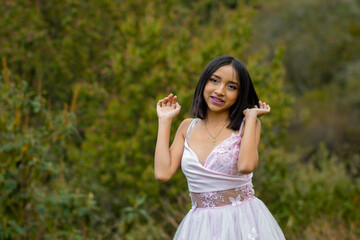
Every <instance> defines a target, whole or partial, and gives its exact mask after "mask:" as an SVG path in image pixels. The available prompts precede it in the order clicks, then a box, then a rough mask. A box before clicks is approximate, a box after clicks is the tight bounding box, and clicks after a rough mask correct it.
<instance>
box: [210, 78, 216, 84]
mask: <svg viewBox="0 0 360 240" xmlns="http://www.w3.org/2000/svg"><path fill="white" fill-rule="evenodd" d="M210 82H213V83H217V82H218V80H216V79H214V78H210Z"/></svg>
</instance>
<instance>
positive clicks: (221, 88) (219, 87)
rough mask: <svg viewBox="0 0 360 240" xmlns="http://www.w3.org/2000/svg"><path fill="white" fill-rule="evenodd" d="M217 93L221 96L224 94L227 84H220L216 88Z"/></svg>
mask: <svg viewBox="0 0 360 240" xmlns="http://www.w3.org/2000/svg"><path fill="white" fill-rule="evenodd" d="M215 93H216V94H217V95H220V96H222V95H224V93H225V86H223V85H222V84H220V85H218V87H217V88H216V89H215Z"/></svg>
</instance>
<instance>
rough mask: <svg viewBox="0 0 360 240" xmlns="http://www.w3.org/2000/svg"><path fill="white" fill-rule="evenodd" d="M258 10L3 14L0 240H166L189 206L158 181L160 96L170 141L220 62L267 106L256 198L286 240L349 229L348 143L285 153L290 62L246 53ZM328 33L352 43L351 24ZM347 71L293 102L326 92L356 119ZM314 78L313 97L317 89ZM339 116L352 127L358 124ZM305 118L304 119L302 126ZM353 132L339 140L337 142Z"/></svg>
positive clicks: (21, 7) (229, 5)
mask: <svg viewBox="0 0 360 240" xmlns="http://www.w3.org/2000/svg"><path fill="white" fill-rule="evenodd" d="M258 6H259V4H258V2H257V1H231V0H229V1H214V0H202V1H175V0H170V1H149V0H139V1H130V0H129V1H127V0H126V1H110V0H103V1H97V0H90V1H78V0H75V1H74V0H66V1H23V0H17V1H3V2H1V3H0V13H1V16H2V18H0V26H1V27H0V35H1V36H5V37H2V38H0V46H1V52H0V54H1V55H2V56H4V57H6V59H7V60H8V62H9V65H10V68H9V69H8V68H7V67H6V66H5V65H4V68H3V71H2V75H1V79H0V90H1V96H0V111H1V116H0V134H1V135H0V159H1V161H0V201H1V207H0V216H1V218H0V219H1V220H0V223H1V225H0V239H129V240H130V239H144V238H146V239H171V238H172V236H173V233H174V231H175V230H176V228H177V226H178V224H179V222H180V221H181V219H182V218H183V216H184V215H185V214H186V213H187V211H188V209H190V203H189V197H188V192H187V186H186V179H185V178H184V176H183V174H182V173H181V172H180V171H179V172H178V173H177V174H176V175H175V176H174V177H173V179H172V180H171V181H170V182H169V183H164V184H160V183H157V182H156V181H155V178H154V172H153V154H154V147H155V142H156V133H157V117H156V111H155V107H156V102H157V100H158V99H160V98H162V97H164V96H165V95H167V94H168V93H170V92H173V93H174V94H176V95H177V96H178V98H179V101H180V104H181V106H182V111H181V113H180V115H179V116H178V117H177V118H176V119H175V120H174V122H173V126H172V127H173V129H172V136H174V133H175V130H176V128H177V126H178V125H179V124H180V122H181V121H182V120H183V119H184V118H187V117H190V116H189V114H188V111H189V110H190V106H191V102H192V95H193V91H194V88H195V86H196V83H197V80H198V78H199V76H200V74H201V72H202V70H203V68H204V67H205V65H206V64H207V63H208V62H209V61H210V60H211V59H213V58H214V57H216V56H219V55H225V54H228V55H234V56H236V57H238V58H239V59H241V60H243V61H244V63H245V65H246V66H247V68H248V70H249V72H250V75H251V77H252V79H253V81H254V84H255V88H256V90H257V92H258V95H259V97H260V99H261V100H264V101H266V102H268V103H269V104H270V105H271V107H272V112H271V114H270V115H269V116H267V117H266V118H264V119H262V136H261V144H260V159H261V160H260V166H259V168H258V170H257V171H256V172H255V177H254V180H255V189H256V192H257V195H258V196H260V198H261V199H262V200H263V201H264V202H265V203H266V204H267V206H268V207H269V208H270V209H271V210H272V212H273V213H274V215H275V216H276V218H277V219H278V220H279V223H280V225H281V227H282V228H284V230H285V233H286V234H287V235H288V236H287V237H288V238H289V239H297V236H303V237H306V236H308V235H307V234H309V232H310V231H313V229H312V228H307V225H308V223H309V222H310V221H311V222H314V223H319V222H320V223H323V222H322V219H324V220H323V221H324V222H326V221H327V220H328V219H330V220H331V221H335V222H336V221H340V222H341V223H342V225H341V226H344V228H347V227H348V228H349V229H355V228H356V226H358V224H359V222H360V220H359V218H358V216H356V213H355V211H353V210H354V209H355V206H356V205H357V204H358V198H357V196H358V195H359V189H360V188H359V186H360V183H359V182H358V180H356V179H355V180H353V179H352V178H349V175H348V173H349V171H350V170H349V169H352V170H351V171H352V172H351V174H352V175H351V176H352V177H356V176H358V175H357V174H358V172H357V171H355V170H354V167H355V169H356V168H358V165H357V164H358V156H359V155H354V154H349V150H348V148H350V149H353V145H351V144H350V145H348V148H347V147H346V146H345V145H344V146H342V148H339V150H338V151H337V152H336V153H335V154H333V153H332V152H331V151H330V152H329V148H328V146H331V145H329V144H328V142H325V144H326V146H327V147H325V146H323V145H320V146H319V145H318V144H317V141H314V142H312V143H313V145H314V147H313V148H310V147H307V146H306V145H301V146H300V147H299V148H298V149H295V150H293V152H288V151H287V150H288V149H289V148H285V146H289V145H290V143H292V142H295V141H292V140H291V137H289V135H287V134H288V133H287V132H286V129H287V127H289V124H290V123H291V119H292V118H294V116H296V114H294V112H296V111H292V108H291V107H292V106H293V104H295V106H297V104H298V102H296V101H295V99H294V97H292V96H290V95H289V94H288V93H286V92H285V90H284V84H285V80H286V79H285V70H286V73H287V74H290V73H291V72H290V71H289V70H288V64H287V62H286V61H288V59H289V57H288V54H289V53H291V52H292V51H293V50H292V48H291V47H292V45H289V44H288V43H287V41H284V42H282V43H279V42H278V41H276V44H275V45H274V46H273V47H272V48H262V49H260V50H259V49H257V50H256V52H255V53H252V54H248V53H247V49H248V48H249V45H250V43H251V42H252V41H253V39H252V38H251V37H252V30H253V28H254V26H253V19H254V17H255V15H256V14H257V13H258V10H257V9H258ZM332 11H334V12H335V13H337V12H338V11H339V12H340V13H341V16H345V15H344V14H343V12H341V11H342V10H332ZM309 14H310V13H309ZM312 14H315V13H312ZM354 14H355V15H356V12H352V15H351V14H350V15H351V16H353V15H354ZM314 16H315V15H314ZM336 19H340V18H339V17H337V18H336ZM337 24H339V25H338V26H339V27H338V28H337V29H338V30H339V31H340V30H341V29H342V28H341V27H340V26H344V25H345V26H350V25H351V26H352V27H351V31H350V30H349V31H350V32H351V34H355V35H356V34H357V33H356V32H357V30H356V29H357V28H356V24H355V23H351V21H350V20H347V21H346V22H345V23H337ZM355 35H351V36H355ZM295 36H298V35H295ZM325 36H327V35H325ZM349 36H350V35H349ZM345 40H346V42H347V43H348V42H352V43H355V42H354V41H353V38H350V39H348V38H346V39H345ZM345 40H344V41H345ZM303 42H306V41H303ZM336 46H337V45H336ZM339 46H345V45H344V42H342V43H341V44H340V45H339ZM323 47H324V50H322V51H323V52H326V49H327V48H326V46H323ZM300 52H301V53H304V54H305V52H304V51H300ZM337 52H338V51H334V52H332V53H333V54H337ZM355 55H356V54H355V53H352V55H351V56H352V58H351V59H352V60H351V61H353V59H355ZM329 58H330V55H329ZM284 59H285V64H283V61H284ZM316 59H317V60H316V61H325V60H323V59H321V57H320V56H318V58H316ZM316 61H315V60H314V62H316ZM329 61H330V60H329ZM4 63H5V62H4ZM353 64H354V65H352V66H353V67H350V65H349V67H347V68H344V71H342V72H341V74H338V75H337V79H340V80H338V81H336V83H334V85H328V86H324V88H323V89H321V90H319V91H318V92H316V91H314V92H313V93H309V94H308V95H306V96H305V97H304V99H303V101H304V102H306V104H307V102H312V101H314V100H313V99H316V100H318V99H319V98H320V97H319V96H324V90H326V91H329V92H333V93H334V96H338V95H340V94H343V93H347V97H346V98H342V101H343V103H342V105H340V106H341V107H345V106H347V103H348V102H351V103H352V104H354V105H356V106H357V105H358V98H357V97H356V96H357V95H356V96H354V95H353V94H352V93H353V91H354V89H357V88H358V83H357V81H356V79H357V78H358V76H359V75H358V71H357V70H356V69H358V68H357V67H356V66H357V65H356V61H355V60H354V61H353ZM323 72H324V73H322V74H321V76H323V74H325V73H327V72H328V71H327V70H326V71H325V70H324V71H323ZM305 74H308V73H304V76H305ZM306 76H308V75H306ZM317 79H319V81H317V82H316V84H315V85H316V86H318V85H320V86H321V87H322V86H323V85H322V84H323V83H324V82H326V81H325V80H324V81H323V78H321V77H318V78H317ZM349 79H353V80H349ZM334 82H335V80H334ZM304 83H305V81H304ZM340 85H341V86H342V87H341V88H340V89H338V88H337V86H340ZM309 86H310V85H309ZM311 86H313V85H311ZM344 86H345V87H344ZM70 99H72V101H71V104H70V107H67V104H65V107H64V102H69V100H70ZM338 99H339V98H338ZM328 100H329V98H328V97H326V96H324V97H323V101H324V102H327V101H328ZM320 106H321V105H320ZM311 107H313V108H311V109H310V108H308V109H306V108H302V109H303V111H304V112H306V111H308V112H311V113H312V112H314V109H316V108H318V105H316V104H313V105H312V106H311ZM64 108H65V109H64ZM309 109H310V110H309ZM340 109H341V108H340V107H339V108H338V109H337V110H339V111H340ZM346 112H347V114H348V113H349V114H353V115H351V116H352V118H351V119H353V120H351V121H355V119H358V113H357V112H356V111H351V109H350V108H347V110H346ZM354 112H355V113H354ZM319 115H324V112H321V111H319ZM311 116H312V115H311V114H310V115H306V114H302V115H301V121H303V122H304V123H306V122H307V121H308V120H309V119H310V118H311ZM299 119H300V118H299ZM354 129H357V128H351V127H349V128H346V127H345V128H344V130H343V131H344V132H346V133H348V134H346V138H345V139H350V138H351V137H352V136H353V135H351V134H350V133H351V132H353V130H354ZM313 130H314V129H312V130H311V131H313ZM294 138H295V137H294ZM315 143H316V144H315ZM339 145H341V144H339ZM318 146H319V147H318ZM330 150H331V149H330ZM310 151H313V153H314V154H309V156H307V157H304V152H306V153H308V152H310ZM303 159H305V160H303ZM342 159H346V161H345V160H344V161H342ZM356 161H357V162H356ZM309 174H311V176H312V177H309ZM334 175H336V177H333V176H334ZM323 186H325V187H324V188H323ZM319 196H320V198H319ZM322 196H327V197H322ZM314 199H320V201H314ZM319 214H320V215H321V217H317V215H319ZM331 221H329V222H331ZM326 226H329V225H326ZM329 228H331V226H329ZM315 230H318V231H319V232H321V231H326V229H325V230H324V229H320V230H321V231H320V230H319V229H315ZM351 234H354V236H355V235H356V234H358V233H357V232H355V231H352V232H351ZM145 236H146V237H145ZM351 236H353V235H351ZM356 236H358V235H356Z"/></svg>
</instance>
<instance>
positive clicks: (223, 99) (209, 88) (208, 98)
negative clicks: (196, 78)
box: [203, 65, 240, 112]
mask: <svg viewBox="0 0 360 240" xmlns="http://www.w3.org/2000/svg"><path fill="white" fill-rule="evenodd" d="M239 87H240V83H239V80H238V77H237V74H236V71H235V69H234V68H233V67H232V66H231V65H225V66H222V67H220V68H218V69H217V70H216V71H215V72H214V73H213V75H212V76H211V77H210V79H209V80H208V82H207V83H206V85H205V88H204V93H203V95H204V99H205V102H206V104H207V106H208V111H209V110H210V111H214V112H225V111H229V109H230V107H231V106H232V105H233V104H234V103H235V102H236V99H237V97H238V95H239Z"/></svg>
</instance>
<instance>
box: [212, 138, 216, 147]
mask: <svg viewBox="0 0 360 240" xmlns="http://www.w3.org/2000/svg"><path fill="white" fill-rule="evenodd" d="M215 144H216V140H215V138H213V139H212V140H211V145H212V146H215Z"/></svg>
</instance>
